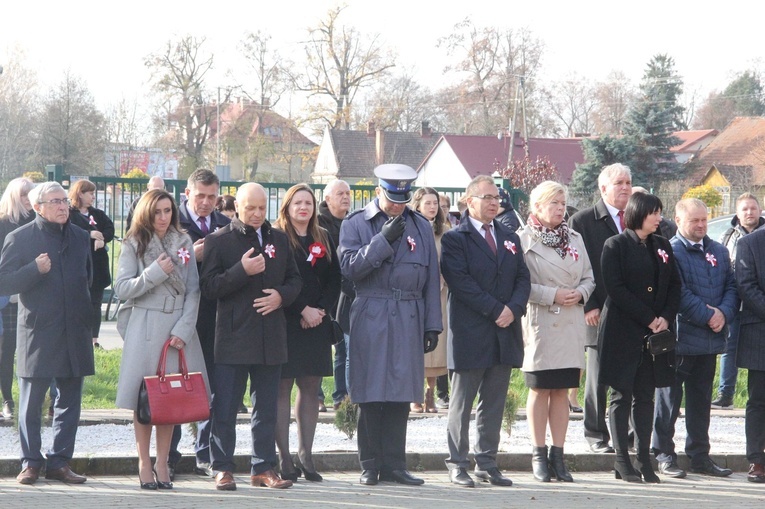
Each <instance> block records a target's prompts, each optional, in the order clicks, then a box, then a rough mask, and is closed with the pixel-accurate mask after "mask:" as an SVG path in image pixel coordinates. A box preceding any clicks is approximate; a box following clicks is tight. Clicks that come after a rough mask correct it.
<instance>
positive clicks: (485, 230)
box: [481, 224, 497, 254]
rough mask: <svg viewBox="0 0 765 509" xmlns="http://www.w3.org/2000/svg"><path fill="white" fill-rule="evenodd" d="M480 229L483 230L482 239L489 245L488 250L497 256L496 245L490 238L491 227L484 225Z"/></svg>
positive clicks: (492, 238)
mask: <svg viewBox="0 0 765 509" xmlns="http://www.w3.org/2000/svg"><path fill="white" fill-rule="evenodd" d="M481 228H482V229H483V238H485V239H486V243H487V244H489V249H491V252H492V253H494V254H497V243H496V242H494V237H492V236H491V225H488V224H485V225H483V226H481Z"/></svg>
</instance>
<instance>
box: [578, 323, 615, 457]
mask: <svg viewBox="0 0 765 509" xmlns="http://www.w3.org/2000/svg"><path fill="white" fill-rule="evenodd" d="M593 329H594V327H593ZM586 350H587V375H586V377H585V380H584V437H585V438H586V439H587V442H588V443H589V444H594V443H596V442H605V443H608V441H609V440H611V436H610V435H609V434H608V425H607V424H606V406H607V405H606V404H607V403H608V386H606V385H603V384H599V383H598V375H599V374H600V354H599V353H598V349H597V347H594V346H588V347H587V348H586ZM612 401H613V399H612ZM612 429H613V427H612Z"/></svg>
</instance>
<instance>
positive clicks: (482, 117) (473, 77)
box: [438, 18, 543, 135]
mask: <svg viewBox="0 0 765 509" xmlns="http://www.w3.org/2000/svg"><path fill="white" fill-rule="evenodd" d="M438 46H439V47H444V48H445V49H446V52H447V54H448V55H449V56H450V57H456V58H457V62H456V63H455V64H453V65H451V66H448V67H447V68H446V69H445V71H444V72H445V73H449V72H451V73H458V74H460V75H462V76H464V79H463V80H462V81H461V82H460V83H459V84H458V85H457V86H456V87H451V88H449V89H446V90H443V91H442V92H443V93H442V94H441V98H442V99H443V100H444V102H443V103H442V104H443V107H444V109H445V112H446V115H447V116H454V117H455V118H457V122H456V127H457V129H458V130H460V131H463V132H467V133H471V134H486V135H488V134H496V133H497V131H498V130H500V129H503V128H504V127H505V126H507V125H508V124H509V119H510V117H511V115H512V112H513V106H514V104H515V94H516V87H517V86H518V83H519V80H520V79H521V78H523V79H524V80H525V83H526V87H525V89H524V90H525V93H526V94H525V95H526V102H527V120H528V119H529V117H530V115H528V113H530V112H531V110H533V109H534V107H533V105H532V102H533V92H534V87H533V77H534V76H535V75H536V71H537V70H538V68H539V63H540V59H541V55H542V49H543V45H542V42H541V41H540V40H539V39H537V38H536V37H534V36H533V34H532V33H531V32H530V31H528V30H525V29H522V30H519V31H512V30H500V29H497V28H495V27H477V26H476V25H474V24H473V22H472V21H471V20H470V18H466V19H465V20H463V21H462V22H460V23H458V24H456V25H455V26H454V30H453V32H452V33H451V34H450V35H448V36H446V37H442V38H441V39H439V41H438ZM519 118H520V117H519Z"/></svg>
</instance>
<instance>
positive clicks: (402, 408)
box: [340, 164, 443, 485]
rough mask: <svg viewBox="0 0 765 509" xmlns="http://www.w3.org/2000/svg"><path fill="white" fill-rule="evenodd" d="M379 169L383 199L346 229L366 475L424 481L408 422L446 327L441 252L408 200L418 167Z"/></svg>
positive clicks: (351, 374) (367, 480) (355, 395)
mask: <svg viewBox="0 0 765 509" xmlns="http://www.w3.org/2000/svg"><path fill="white" fill-rule="evenodd" d="M375 175H376V176H377V177H378V178H379V179H380V184H379V186H378V187H377V190H376V193H377V198H376V199H375V200H374V201H372V202H370V203H369V204H368V205H367V206H366V207H364V208H363V209H361V210H359V211H357V212H355V213H353V214H351V215H350V216H348V218H347V219H346V220H345V221H343V223H342V226H341V228H340V256H341V259H340V265H341V269H342V273H343V277H345V278H347V279H348V280H350V281H353V283H354V285H355V288H356V297H355V299H354V300H353V304H352V305H351V330H350V338H349V340H348V357H349V363H348V368H349V371H348V380H347V383H348V394H349V395H350V397H351V400H352V401H353V402H354V403H358V405H359V424H358V442H359V462H360V464H361V469H362V474H361V479H360V482H361V484H366V485H374V484H377V482H378V481H393V482H397V483H400V484H408V485H418V484H422V483H423V480H422V479H419V478H417V477H414V476H413V475H411V474H410V473H409V471H407V470H406V425H407V419H408V417H409V403H411V402H412V401H422V399H423V380H424V377H425V353H426V352H430V351H432V350H434V349H435V348H436V345H437V343H438V333H440V332H441V330H442V328H443V324H442V322H441V293H440V292H441V286H440V284H441V281H440V277H439V275H438V255H437V254H436V241H435V237H434V236H433V228H432V227H431V226H430V222H429V221H428V220H427V219H425V217H423V216H421V215H420V214H419V213H417V212H414V211H412V210H411V209H409V208H407V206H406V204H407V203H408V202H409V200H411V198H412V193H411V191H410V187H411V184H412V181H414V179H416V178H417V172H415V171H414V169H412V168H410V167H409V166H405V165H403V164H382V165H380V166H378V167H377V168H375Z"/></svg>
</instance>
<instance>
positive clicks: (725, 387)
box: [717, 314, 741, 398]
mask: <svg viewBox="0 0 765 509" xmlns="http://www.w3.org/2000/svg"><path fill="white" fill-rule="evenodd" d="M739 329H741V320H740V318H739V315H738V314H736V318H734V319H733V322H731V324H730V327H729V330H730V333H729V334H728V341H726V342H725V353H723V354H722V355H721V356H720V388H719V389H718V390H717V392H719V393H720V394H722V395H723V396H726V397H730V398H732V397H733V394H734V393H735V392H736V379H737V378H738V368H737V367H736V349H737V348H738V332H739Z"/></svg>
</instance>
